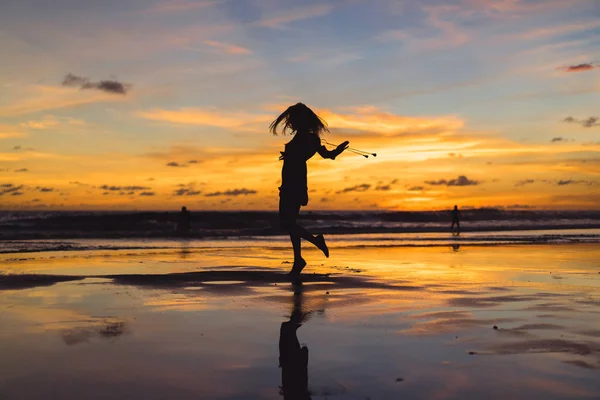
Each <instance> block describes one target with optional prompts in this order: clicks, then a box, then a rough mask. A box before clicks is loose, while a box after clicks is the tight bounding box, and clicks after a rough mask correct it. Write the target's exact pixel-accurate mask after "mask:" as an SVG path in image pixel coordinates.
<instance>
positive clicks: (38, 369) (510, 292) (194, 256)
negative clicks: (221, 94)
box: [0, 242, 600, 399]
mask: <svg viewBox="0 0 600 400" xmlns="http://www.w3.org/2000/svg"><path fill="white" fill-rule="evenodd" d="M223 243H224V244H225V242H223ZM134 247H135V246H134ZM331 252H332V258H330V259H327V260H326V259H323V258H322V256H321V255H320V254H319V253H318V252H317V251H311V250H308V251H306V259H307V261H308V262H309V264H308V267H307V268H306V269H305V271H304V272H305V276H304V277H303V278H302V282H301V283H296V284H292V283H290V282H289V280H288V279H287V277H286V275H285V274H286V273H287V271H288V270H289V268H290V264H288V263H285V262H282V260H285V259H286V257H289V256H290V254H289V249H284V248H281V249H278V248H275V249H273V248H264V247H263V246H257V245H252V244H249V245H241V246H230V245H223V246H218V245H215V244H213V245H211V246H210V247H199V246H196V245H195V244H194V243H190V242H177V246H172V248H160V249H159V248H146V249H142V248H138V249H121V250H90V251H52V252H36V253H20V254H17V253H6V254H2V255H1V256H0V259H1V261H2V265H3V270H2V273H3V276H2V277H0V321H1V322H2V323H1V324H0V352H1V354H2V357H1V358H0V399H47V398H60V399H80V398H86V399H106V398H146V399H174V398H182V399H187V398H189V399H192V398H193V399H279V398H286V399H287V398H289V399H297V398H303V399H308V398H312V399H327V398H335V399H400V398H407V399H465V398H466V399H480V398H489V399H507V398H510V399H520V398H523V399H526V398H544V399H573V398H583V399H595V398H600V291H599V288H600V263H599V262H598V259H600V248H598V246H597V244H553V245H500V246H454V247H452V246H436V247H419V246H416V247H397V246H388V247H375V246H368V245H367V244H366V243H365V246H364V247H336V246H335V245H333V246H332V248H331ZM296 339H297V341H296ZM303 347H306V349H307V350H303V349H302V348H303ZM306 357H307V358H306ZM306 361H307V362H306Z"/></svg>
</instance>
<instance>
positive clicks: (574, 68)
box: [559, 63, 597, 72]
mask: <svg viewBox="0 0 600 400" xmlns="http://www.w3.org/2000/svg"><path fill="white" fill-rule="evenodd" d="M594 68H597V66H595V65H593V64H590V63H585V64H577V65H569V66H566V67H560V68H559V69H560V70H562V71H565V72H585V71H591V70H593V69H594Z"/></svg>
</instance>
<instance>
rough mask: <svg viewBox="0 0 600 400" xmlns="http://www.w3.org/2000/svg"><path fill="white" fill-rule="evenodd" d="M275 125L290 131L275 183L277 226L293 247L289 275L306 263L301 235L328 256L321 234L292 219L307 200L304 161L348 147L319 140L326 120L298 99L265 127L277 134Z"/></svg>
mask: <svg viewBox="0 0 600 400" xmlns="http://www.w3.org/2000/svg"><path fill="white" fill-rule="evenodd" d="M279 126H281V127H282V134H284V135H285V134H286V133H289V134H290V135H294V137H293V139H292V140H290V141H289V142H288V143H287V144H286V145H285V151H282V152H281V157H280V158H279V159H280V160H283V168H282V170H281V186H280V187H279V219H280V221H281V227H282V228H283V229H285V230H287V231H288V232H289V234H290V239H291V241H292V247H293V248H294V265H293V267H292V270H291V271H290V275H298V274H300V272H301V271H302V269H303V268H304V267H305V266H306V261H304V259H303V258H302V253H301V251H302V250H301V248H300V239H301V238H302V239H305V240H308V241H309V242H310V243H312V244H314V245H315V246H317V247H318V248H319V249H320V250H321V251H322V252H323V254H325V257H329V249H328V248H327V244H325V238H323V235H316V236H313V235H312V234H310V233H309V232H308V231H307V230H306V229H304V228H303V227H301V226H300V225H298V223H297V222H296V219H297V218H298V213H299V212H300V207H301V206H306V205H307V204H308V185H307V178H306V174H307V169H306V162H307V161H308V160H309V159H310V158H311V157H312V156H314V155H315V153H319V155H320V156H321V157H323V158H330V159H332V160H334V159H335V158H336V157H337V156H338V155H340V154H341V153H342V152H343V151H344V150H346V149H347V148H348V142H344V143H342V144H340V145H339V146H337V148H336V149H335V150H327V149H326V148H325V146H323V145H322V144H321V135H322V134H323V133H324V132H329V130H328V129H327V126H326V123H325V122H324V121H323V120H322V119H321V118H319V117H318V116H317V115H316V114H315V113H314V112H313V111H312V110H311V109H310V108H308V107H307V106H305V105H304V104H302V103H298V104H295V105H293V106H291V107H289V108H288V109H287V110H285V111H284V112H283V113H282V114H281V115H280V116H279V117H277V119H276V120H275V121H273V123H271V126H270V128H269V129H270V131H271V132H272V133H273V134H274V135H277V127H279Z"/></svg>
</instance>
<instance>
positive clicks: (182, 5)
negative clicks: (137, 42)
mask: <svg viewBox="0 0 600 400" xmlns="http://www.w3.org/2000/svg"><path fill="white" fill-rule="evenodd" d="M222 2H223V1H222V0H221V1H216V0H215V1H202V0H197V1H171V0H167V1H162V2H159V3H157V4H155V5H153V6H152V7H150V8H148V9H146V10H144V11H143V13H149V14H171V13H180V12H190V11H196V10H200V9H203V8H206V7H210V6H212V5H215V4H219V3H222Z"/></svg>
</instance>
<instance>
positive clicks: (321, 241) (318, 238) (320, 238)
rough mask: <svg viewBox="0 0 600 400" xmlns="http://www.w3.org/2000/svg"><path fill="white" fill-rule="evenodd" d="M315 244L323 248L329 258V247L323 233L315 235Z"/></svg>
mask: <svg viewBox="0 0 600 400" xmlns="http://www.w3.org/2000/svg"><path fill="white" fill-rule="evenodd" d="M315 245H316V246H317V247H318V248H319V249H321V251H322V252H323V254H325V257H327V258H329V249H328V248H327V244H326V243H325V238H324V237H323V235H317V236H315Z"/></svg>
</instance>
